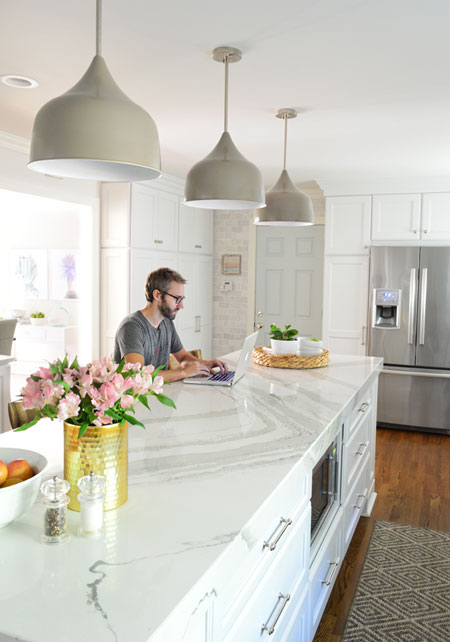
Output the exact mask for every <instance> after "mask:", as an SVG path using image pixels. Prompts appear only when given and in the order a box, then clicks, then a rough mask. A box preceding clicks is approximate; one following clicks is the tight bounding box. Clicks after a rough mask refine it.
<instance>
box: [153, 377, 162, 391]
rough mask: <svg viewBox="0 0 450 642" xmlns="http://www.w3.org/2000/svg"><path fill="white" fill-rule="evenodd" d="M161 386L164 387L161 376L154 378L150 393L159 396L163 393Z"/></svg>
mask: <svg viewBox="0 0 450 642" xmlns="http://www.w3.org/2000/svg"><path fill="white" fill-rule="evenodd" d="M163 385H164V379H163V377H161V376H158V377H155V379H154V381H153V384H152V386H151V390H152V392H154V393H155V395H160V394H161V393H162V391H163Z"/></svg>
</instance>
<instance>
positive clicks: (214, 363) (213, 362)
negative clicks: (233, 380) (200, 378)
mask: <svg viewBox="0 0 450 642" xmlns="http://www.w3.org/2000/svg"><path fill="white" fill-rule="evenodd" d="M201 363H203V364H205V366H206V367H207V368H209V370H210V372H211V371H212V369H213V368H219V370H220V372H222V373H223V372H227V371H228V366H227V364H226V363H225V362H224V361H221V360H220V359H209V360H208V361H202V362H201Z"/></svg>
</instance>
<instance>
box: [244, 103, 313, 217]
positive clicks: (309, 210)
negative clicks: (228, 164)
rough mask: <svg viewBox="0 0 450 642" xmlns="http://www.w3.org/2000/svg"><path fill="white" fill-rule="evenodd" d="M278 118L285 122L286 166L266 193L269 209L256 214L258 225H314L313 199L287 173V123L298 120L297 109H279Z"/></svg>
mask: <svg viewBox="0 0 450 642" xmlns="http://www.w3.org/2000/svg"><path fill="white" fill-rule="evenodd" d="M276 117H277V118H282V119H283V120H284V165H283V171H282V172H281V175H280V178H279V179H278V181H277V182H276V183H275V185H274V186H273V187H272V188H271V189H270V190H269V191H268V192H266V203H267V207H266V208H265V209H263V210H262V211H261V212H255V217H254V222H255V224H256V225H314V210H313V204H312V201H311V199H310V198H309V196H308V195H307V194H305V192H302V191H301V190H299V189H298V188H297V187H295V185H294V183H293V182H292V181H291V179H290V177H289V174H288V173H287V171H286V147H287V121H288V119H289V118H296V117H297V112H296V111H295V109H279V110H278V111H277V113H276Z"/></svg>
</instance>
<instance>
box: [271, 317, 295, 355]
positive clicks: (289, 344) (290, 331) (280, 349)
mask: <svg viewBox="0 0 450 642" xmlns="http://www.w3.org/2000/svg"><path fill="white" fill-rule="evenodd" d="M297 334H298V330H296V329H295V328H291V326H290V325H286V326H284V330H282V329H281V328H278V327H277V326H276V325H274V324H273V323H272V325H271V326H270V342H271V345H272V354H293V353H296V352H297V340H296V336H297Z"/></svg>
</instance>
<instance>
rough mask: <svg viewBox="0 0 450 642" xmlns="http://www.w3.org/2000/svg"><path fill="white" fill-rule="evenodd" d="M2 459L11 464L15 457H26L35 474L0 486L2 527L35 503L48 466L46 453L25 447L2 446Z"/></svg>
mask: <svg viewBox="0 0 450 642" xmlns="http://www.w3.org/2000/svg"><path fill="white" fill-rule="evenodd" d="M0 459H1V460H2V461H3V462H5V464H9V463H10V462H11V461H14V460H15V459H26V460H27V462H28V463H29V464H30V466H31V469H32V471H33V472H34V476H33V477H31V478H30V479H27V480H26V481H23V482H21V483H20V484H15V485H14V486H8V487H7V488H0V528H2V527H3V526H6V525H7V524H9V523H10V522H13V521H14V520H15V519H17V518H18V517H20V516H21V515H23V514H24V513H26V512H27V510H29V509H30V508H31V506H32V505H33V503H34V501H35V499H36V497H37V494H38V492H39V488H40V485H41V480H42V473H43V472H44V470H45V469H46V467H47V464H48V462H47V460H46V458H45V457H44V455H41V454H40V453H37V452H34V451H33V450H24V449H23V448H0Z"/></svg>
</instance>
